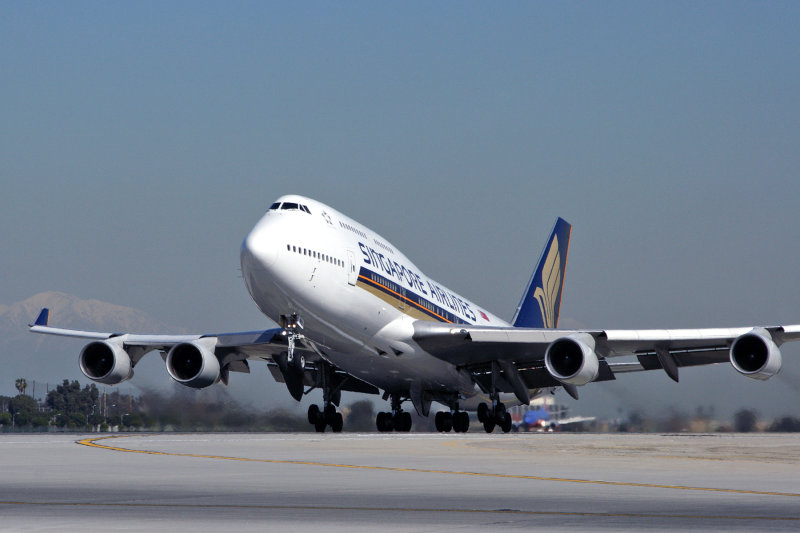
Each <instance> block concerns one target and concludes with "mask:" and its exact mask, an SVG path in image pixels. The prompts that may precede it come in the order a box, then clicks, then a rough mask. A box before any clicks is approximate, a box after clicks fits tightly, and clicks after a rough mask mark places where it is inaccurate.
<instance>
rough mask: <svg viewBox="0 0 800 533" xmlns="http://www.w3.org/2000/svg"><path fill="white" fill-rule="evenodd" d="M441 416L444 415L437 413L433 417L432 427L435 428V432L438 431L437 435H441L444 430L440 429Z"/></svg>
mask: <svg viewBox="0 0 800 533" xmlns="http://www.w3.org/2000/svg"><path fill="white" fill-rule="evenodd" d="M443 414H444V413H443V412H441V411H439V412H438V413H436V415H435V416H434V417H433V425H434V426H436V431H438V432H439V433H442V432H443V431H444V429H442V415H443Z"/></svg>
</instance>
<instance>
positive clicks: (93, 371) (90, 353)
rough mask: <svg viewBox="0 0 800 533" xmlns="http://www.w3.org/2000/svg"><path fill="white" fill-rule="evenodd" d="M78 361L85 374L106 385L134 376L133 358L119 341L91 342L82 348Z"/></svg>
mask: <svg viewBox="0 0 800 533" xmlns="http://www.w3.org/2000/svg"><path fill="white" fill-rule="evenodd" d="M78 363H79V364H80V367H81V372H83V375H84V376H86V377H87V378H89V379H91V380H92V381H96V382H98V383H103V384H104V385H116V384H117V383H122V382H123V381H125V380H128V379H130V378H131V377H133V365H132V364H131V358H130V356H129V355H128V352H126V351H125V349H124V348H123V347H122V344H120V343H117V342H112V341H94V342H90V343H89V344H87V345H86V346H84V347H83V349H82V350H81V354H80V356H78Z"/></svg>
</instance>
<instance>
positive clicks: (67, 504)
mask: <svg viewBox="0 0 800 533" xmlns="http://www.w3.org/2000/svg"><path fill="white" fill-rule="evenodd" d="M167 455H169V454H167ZM0 505H21V506H41V507H86V508H92V507H99V508H104V507H133V508H151V509H203V510H207V509H231V510H244V509H263V510H269V511H281V510H283V511H347V512H354V511H366V512H404V513H451V514H466V513H474V514H504V515H520V516H584V517H595V518H660V519H663V518H681V519H700V520H770V521H790V522H800V517H791V516H790V517H781V516H735V515H734V516H726V515H703V514H698V515H692V514H657V513H595V512H575V511H523V510H520V509H447V508H436V507H432V508H429V509H426V508H424V507H344V506H342V507H338V506H333V505H269V504H253V505H243V504H213V503H212V504H200V503H194V504H192V503H174V504H171V503H133V502H125V503H97V502H23V501H0Z"/></svg>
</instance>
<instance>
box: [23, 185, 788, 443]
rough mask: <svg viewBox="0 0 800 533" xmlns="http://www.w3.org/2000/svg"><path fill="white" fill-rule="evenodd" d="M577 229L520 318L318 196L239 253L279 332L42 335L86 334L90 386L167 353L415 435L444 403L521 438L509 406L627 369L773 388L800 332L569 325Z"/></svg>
mask: <svg viewBox="0 0 800 533" xmlns="http://www.w3.org/2000/svg"><path fill="white" fill-rule="evenodd" d="M570 233H571V226H570V225H569V224H568V223H567V222H566V221H564V220H563V219H560V218H559V219H558V220H556V223H555V225H554V227H553V230H552V232H551V233H550V236H549V238H548V240H547V243H546V244H545V247H544V250H543V251H542V255H541V258H540V260H539V263H538V265H537V266H536V268H535V270H534V272H533V275H532V276H531V278H530V281H529V282H528V285H527V287H526V288H525V291H524V292H523V295H522V299H521V301H520V303H519V305H518V306H517V308H516V312H515V313H514V317H513V318H512V320H511V322H510V323H509V322H506V321H504V320H503V319H501V318H499V317H498V316H495V315H493V314H492V313H490V312H489V311H488V310H486V309H485V308H483V307H481V306H480V305H478V304H476V303H474V302H471V301H469V300H468V299H467V298H464V297H463V296H460V295H458V294H456V293H455V292H453V291H451V290H450V289H448V288H447V287H445V286H444V285H442V284H441V283H439V282H437V281H435V280H433V279H431V278H429V277H428V276H426V275H425V274H424V273H423V272H422V271H421V270H420V269H419V268H418V267H417V266H415V265H414V263H412V262H411V260H409V259H408V258H407V257H406V256H405V255H403V254H402V253H401V252H400V251H399V250H398V249H397V248H395V247H394V246H393V245H392V244H391V243H390V242H389V241H388V240H386V239H385V238H383V237H382V236H380V235H378V234H377V233H375V232H374V231H372V230H370V229H369V228H367V227H366V226H363V225H361V224H359V223H358V222H356V221H355V220H352V219H351V218H349V217H347V216H345V215H344V214H342V213H339V212H338V211H336V210H335V209H333V208H331V207H329V206H327V205H324V204H322V203H320V202H317V201H315V200H312V199H310V198H305V197H302V196H297V195H288V196H283V197H281V198H278V199H277V200H276V201H275V203H273V204H272V205H271V207H270V208H269V209H268V210H267V212H266V214H264V215H263V217H262V218H261V219H260V220H259V221H258V223H257V224H256V225H255V227H254V228H253V229H252V230H251V231H250V233H249V234H248V235H247V236H246V237H245V239H244V241H243V242H242V246H241V266H242V275H243V277H244V282H245V284H246V285H247V290H248V292H249V293H250V296H251V297H252V298H253V301H254V302H255V304H256V305H257V306H258V308H259V309H260V310H261V312H262V313H263V314H264V315H266V316H267V317H269V318H270V319H272V320H274V321H275V322H276V323H277V324H278V325H279V327H275V328H270V329H266V330H262V331H249V332H236V333H212V334H199V335H146V334H133V333H104V332H95V331H78V330H71V329H62V328H56V327H51V326H49V325H48V320H49V311H48V310H47V309H42V311H41V313H40V314H39V316H38V318H37V319H36V321H35V323H34V324H32V325H31V327H30V331H32V332H35V333H46V334H51V335H61V336H67V337H78V338H82V339H87V340H89V341H90V342H89V343H88V344H86V345H85V346H84V347H83V349H82V350H81V352H80V357H79V364H80V368H81V371H82V372H83V374H84V375H86V377H88V378H89V379H91V380H93V381H96V382H98V383H103V384H107V385H116V384H118V383H121V382H123V381H125V380H128V379H130V378H131V377H132V376H133V370H134V367H135V366H136V364H137V363H138V362H139V361H140V360H141V359H142V357H143V356H144V355H145V354H147V353H148V352H151V351H158V352H160V353H161V356H162V358H163V359H164V361H165V362H166V367H167V372H168V373H169V375H170V376H171V377H172V379H174V380H175V381H177V382H178V383H180V384H181V385H185V386H187V387H195V388H202V387H208V386H210V385H213V384H215V383H217V382H219V381H222V382H223V383H225V384H227V383H228V376H229V373H230V372H250V365H251V363H254V362H259V363H265V364H266V366H267V368H268V369H269V371H270V372H271V373H272V376H273V377H274V378H275V379H276V380H277V381H279V382H282V383H285V384H286V387H287V389H288V391H289V394H291V396H292V397H293V398H294V399H295V400H298V401H299V400H300V399H301V398H302V397H303V396H304V395H306V394H309V393H310V392H311V391H314V390H316V389H319V390H321V391H322V404H320V405H318V404H312V405H311V406H310V407H309V409H308V420H309V422H310V423H311V424H313V425H314V426H315V428H316V430H317V431H319V432H324V431H325V429H326V428H327V427H330V428H331V429H332V431H334V432H339V431H341V430H342V426H343V419H342V415H341V413H340V412H339V411H338V409H337V407H338V406H339V403H340V400H341V393H342V391H353V392H360V393H368V394H382V395H383V398H384V400H387V401H389V406H390V408H389V410H388V411H385V412H381V413H379V414H378V415H377V419H376V425H377V428H378V430H380V431H409V430H410V429H411V416H410V413H409V412H408V411H405V410H404V409H403V406H404V404H406V402H409V401H410V402H411V404H412V405H413V407H414V409H415V410H416V412H417V413H418V414H419V415H421V416H429V414H430V412H431V403H432V402H434V401H435V402H438V403H440V404H442V405H444V406H446V407H448V408H449V411H447V410H445V411H439V412H437V413H436V415H435V425H436V429H437V430H439V431H443V432H448V431H456V432H466V431H467V430H468V428H469V424H470V418H469V416H468V413H467V411H472V410H474V411H477V418H478V420H479V422H480V424H481V425H482V426H483V428H484V430H485V431H486V432H492V431H493V430H494V429H495V427H499V428H500V429H501V430H502V431H504V432H507V431H509V430H510V429H511V416H510V415H509V413H508V412H507V410H506V405H511V403H522V404H527V403H529V402H530V401H531V399H533V398H535V397H537V396H540V395H542V394H545V393H547V392H548V391H553V390H554V389H556V388H558V387H561V388H563V389H564V390H566V392H567V393H569V394H570V395H571V396H572V397H574V398H576V399H577V397H578V388H579V387H581V386H584V385H587V384H589V383H592V382H600V381H608V380H613V379H616V376H617V375H618V374H622V373H626V372H639V371H645V370H657V369H660V370H663V371H664V372H666V374H667V375H668V376H669V377H670V378H671V379H673V380H675V381H678V377H679V369H681V368H682V367H688V366H696V365H707V364H715V363H722V362H730V364H731V365H733V367H734V368H735V369H736V370H737V371H738V372H739V373H740V374H742V375H744V376H747V377H749V378H753V379H759V380H765V379H768V378H770V377H771V376H773V375H775V374H776V373H778V371H779V370H780V368H781V352H780V349H779V346H780V345H781V344H783V343H784V342H788V341H796V340H798V339H800V325H791V326H755V327H754V326H747V327H739V328H718V329H690V330H676V329H664V330H604V329H585V330H579V329H558V318H559V311H560V310H561V297H562V292H563V288H564V274H565V269H566V265H567V252H568V250H569V240H570Z"/></svg>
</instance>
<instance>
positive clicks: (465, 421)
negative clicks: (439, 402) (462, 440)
mask: <svg viewBox="0 0 800 533" xmlns="http://www.w3.org/2000/svg"><path fill="white" fill-rule="evenodd" d="M453 429H454V430H455V432H456V433H466V432H467V431H468V430H469V414H467V412H466V411H456V412H455V413H454V414H453Z"/></svg>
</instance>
